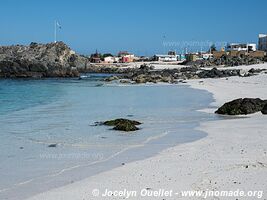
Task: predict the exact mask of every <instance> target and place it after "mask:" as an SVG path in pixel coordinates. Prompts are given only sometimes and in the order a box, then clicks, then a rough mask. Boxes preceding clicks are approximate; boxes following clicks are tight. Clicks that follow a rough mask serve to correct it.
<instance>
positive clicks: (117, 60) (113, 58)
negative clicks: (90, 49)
mask: <svg viewBox="0 0 267 200" xmlns="http://www.w3.org/2000/svg"><path fill="white" fill-rule="evenodd" d="M119 60H120V59H119V57H112V56H108V57H105V58H104V62H105V63H114V62H119Z"/></svg>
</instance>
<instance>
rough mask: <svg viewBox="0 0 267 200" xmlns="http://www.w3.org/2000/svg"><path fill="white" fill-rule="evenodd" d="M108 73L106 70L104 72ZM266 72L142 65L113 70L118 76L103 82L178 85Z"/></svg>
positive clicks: (259, 70)
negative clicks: (159, 67)
mask: <svg viewBox="0 0 267 200" xmlns="http://www.w3.org/2000/svg"><path fill="white" fill-rule="evenodd" d="M106 71H108V70H106ZM264 71H266V70H265V69H254V68H251V69H250V70H248V71H244V70H241V69H217V68H212V69H202V68H198V67H194V66H192V67H182V68H175V69H162V70H154V68H153V67H149V66H147V65H142V66H141V67H140V68H137V69H130V68H128V69H124V70H122V69H120V70H117V71H116V70H113V71H112V72H113V73H116V74H119V75H116V76H111V77H108V78H106V79H105V81H107V82H110V81H119V82H121V83H133V84H140V83H158V82H164V83H178V82H184V81H185V80H188V79H203V78H224V77H230V76H240V77H247V76H253V75H256V74H259V73H261V72H264Z"/></svg>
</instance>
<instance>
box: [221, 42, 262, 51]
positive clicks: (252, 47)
mask: <svg viewBox="0 0 267 200" xmlns="http://www.w3.org/2000/svg"><path fill="white" fill-rule="evenodd" d="M256 46H257V45H256V44H254V43H251V44H241V43H230V44H227V46H226V50H227V51H256Z"/></svg>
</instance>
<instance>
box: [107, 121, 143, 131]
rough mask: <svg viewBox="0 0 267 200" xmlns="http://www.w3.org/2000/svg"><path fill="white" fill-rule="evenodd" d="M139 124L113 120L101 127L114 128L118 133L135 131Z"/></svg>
mask: <svg viewBox="0 0 267 200" xmlns="http://www.w3.org/2000/svg"><path fill="white" fill-rule="evenodd" d="M140 124H141V123H140V122H138V121H135V120H129V119H122V118H120V119H115V120H109V121H105V122H103V125H107V126H114V128H113V129H114V130H119V131H127V132H128V131H136V130H139V128H138V127H136V126H137V125H140Z"/></svg>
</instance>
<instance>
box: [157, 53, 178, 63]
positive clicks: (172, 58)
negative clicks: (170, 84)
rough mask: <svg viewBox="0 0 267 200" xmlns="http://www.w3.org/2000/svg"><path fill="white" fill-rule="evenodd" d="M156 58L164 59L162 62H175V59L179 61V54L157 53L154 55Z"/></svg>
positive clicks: (158, 59)
mask: <svg viewBox="0 0 267 200" xmlns="http://www.w3.org/2000/svg"><path fill="white" fill-rule="evenodd" d="M154 60H156V61H162V62H174V61H177V56H176V55H160V54H156V55H154Z"/></svg>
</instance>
